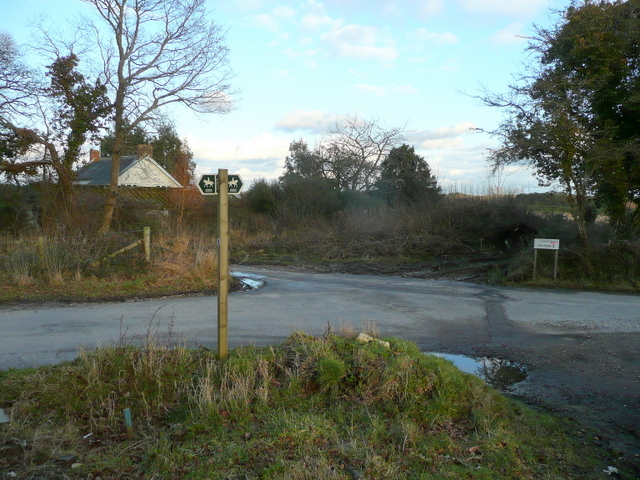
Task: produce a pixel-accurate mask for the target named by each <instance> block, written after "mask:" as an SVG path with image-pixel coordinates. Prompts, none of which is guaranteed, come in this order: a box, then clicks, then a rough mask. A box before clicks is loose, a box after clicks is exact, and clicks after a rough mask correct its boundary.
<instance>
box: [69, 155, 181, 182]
mask: <svg viewBox="0 0 640 480" xmlns="http://www.w3.org/2000/svg"><path fill="white" fill-rule="evenodd" d="M152 155H153V147H151V146H150V145H139V146H138V155H124V156H122V158H121V159H120V175H119V176H118V185H119V186H121V187H139V188H158V187H165V188H182V185H180V182H178V181H177V180H176V179H175V178H173V177H172V176H171V175H170V174H169V172H167V171H166V170H165V169H164V168H162V167H161V166H160V165H159V164H158V163H157V162H156V161H155V160H154V159H153V158H152ZM90 159H91V161H90V162H89V163H88V164H87V165H85V166H84V167H82V168H81V169H80V170H78V175H77V180H76V182H75V184H76V185H81V186H90V187H101V186H102V187H105V186H109V183H110V179H111V165H112V162H113V160H112V158H111V157H102V158H101V157H100V152H99V151H98V150H91V152H90Z"/></svg>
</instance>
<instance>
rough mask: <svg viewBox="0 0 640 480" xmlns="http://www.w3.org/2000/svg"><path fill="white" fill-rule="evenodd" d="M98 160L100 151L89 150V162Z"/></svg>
mask: <svg viewBox="0 0 640 480" xmlns="http://www.w3.org/2000/svg"><path fill="white" fill-rule="evenodd" d="M98 160H100V150H94V149H93V148H92V149H91V150H89V162H97V161H98Z"/></svg>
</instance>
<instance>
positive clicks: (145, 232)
mask: <svg viewBox="0 0 640 480" xmlns="http://www.w3.org/2000/svg"><path fill="white" fill-rule="evenodd" d="M142 251H143V252H144V258H145V259H146V260H147V263H150V262H151V228H150V227H143V228H142Z"/></svg>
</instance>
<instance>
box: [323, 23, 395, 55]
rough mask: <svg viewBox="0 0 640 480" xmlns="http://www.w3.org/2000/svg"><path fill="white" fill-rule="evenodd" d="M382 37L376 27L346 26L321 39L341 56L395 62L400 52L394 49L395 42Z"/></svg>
mask: <svg viewBox="0 0 640 480" xmlns="http://www.w3.org/2000/svg"><path fill="white" fill-rule="evenodd" d="M381 37H383V35H382V34H381V32H380V31H379V30H378V29H376V28H375V27H367V26H362V25H346V26H340V27H337V28H332V29H331V30H330V31H328V32H327V33H324V34H322V35H321V37H320V38H321V39H322V40H323V41H324V42H325V43H326V44H327V45H328V46H329V49H330V50H331V51H332V52H333V53H335V54H337V55H340V56H345V57H349V58H361V59H376V60H380V61H384V62H388V61H393V60H395V59H396V58H397V57H398V52H396V50H395V49H394V48H393V42H392V41H391V40H389V39H387V38H381Z"/></svg>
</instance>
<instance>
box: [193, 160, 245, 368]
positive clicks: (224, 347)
mask: <svg viewBox="0 0 640 480" xmlns="http://www.w3.org/2000/svg"><path fill="white" fill-rule="evenodd" d="M242 186H243V182H242V178H240V175H235V174H234V175H229V173H228V170H227V169H224V168H221V169H219V170H218V173H217V174H213V173H207V174H204V175H200V179H199V180H198V189H199V190H200V193H202V195H219V197H218V358H219V360H220V362H224V361H225V360H226V359H227V356H228V354H229V347H228V345H229V333H228V323H229V322H228V313H229V306H228V301H227V299H228V296H229V194H231V195H235V194H238V193H240V191H241V190H242Z"/></svg>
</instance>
